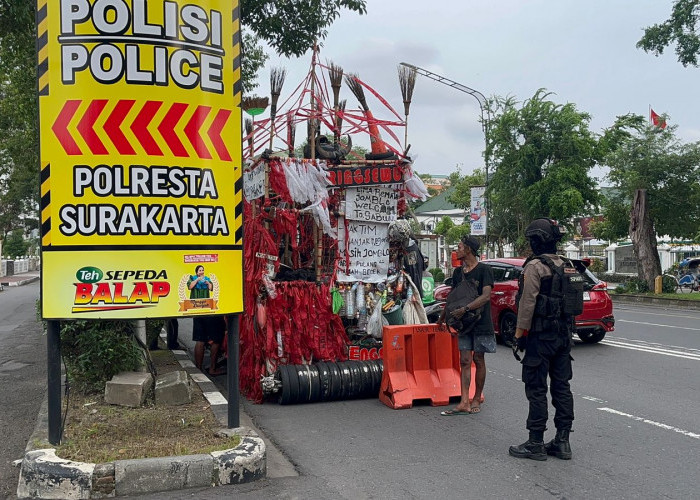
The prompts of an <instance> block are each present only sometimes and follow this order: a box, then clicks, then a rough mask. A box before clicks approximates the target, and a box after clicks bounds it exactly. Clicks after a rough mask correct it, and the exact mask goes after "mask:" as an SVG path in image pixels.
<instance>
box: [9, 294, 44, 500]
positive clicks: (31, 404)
mask: <svg viewBox="0 0 700 500" xmlns="http://www.w3.org/2000/svg"><path fill="white" fill-rule="evenodd" d="M38 298H39V283H38V282H35V283H32V284H29V285H25V286H21V287H9V286H8V287H5V290H4V291H2V292H0V401H2V404H1V406H0V407H1V408H2V411H1V413H0V435H2V436H3V437H2V439H0V459H1V460H2V462H1V463H0V498H8V499H9V498H16V492H17V481H18V479H19V470H18V469H15V468H14V467H12V465H11V463H12V462H13V461H14V460H17V459H21V458H22V457H23V456H24V448H25V447H26V445H27V441H28V440H29V436H30V435H31V433H32V432H33V431H34V426H35V423H36V417H37V415H38V413H39V407H40V406H41V403H42V401H43V400H44V395H45V394H46V385H47V380H46V337H45V336H44V334H43V331H42V328H41V324H40V323H39V322H37V320H36V309H35V307H36V306H35V304H36V300H37V299H38Z"/></svg>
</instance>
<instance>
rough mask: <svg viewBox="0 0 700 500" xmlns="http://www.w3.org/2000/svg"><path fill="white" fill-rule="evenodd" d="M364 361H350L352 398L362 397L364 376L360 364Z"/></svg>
mask: <svg viewBox="0 0 700 500" xmlns="http://www.w3.org/2000/svg"><path fill="white" fill-rule="evenodd" d="M361 363H362V361H348V367H349V368H350V384H351V385H350V387H351V389H350V398H351V399H356V398H361V397H362V390H363V389H364V387H363V378H362V372H361V370H360V364H361Z"/></svg>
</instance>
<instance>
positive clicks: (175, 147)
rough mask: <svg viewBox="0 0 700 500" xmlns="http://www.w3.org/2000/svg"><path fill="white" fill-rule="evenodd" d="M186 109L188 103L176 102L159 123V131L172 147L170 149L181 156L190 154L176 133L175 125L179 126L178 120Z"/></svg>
mask: <svg viewBox="0 0 700 500" xmlns="http://www.w3.org/2000/svg"><path fill="white" fill-rule="evenodd" d="M186 109H187V104H183V103H181V102H176V103H174V104H173V105H172V106H170V109H169V110H168V112H167V113H166V115H165V117H163V121H162V122H160V125H158V132H160V135H161V136H163V139H165V143H166V144H167V145H168V147H169V148H170V151H172V152H173V154H174V155H175V156H180V157H183V158H184V157H187V156H189V155H188V154H187V150H186V149H185V146H183V145H182V143H181V142H180V138H179V137H178V136H177V134H176V133H175V127H176V126H177V122H179V121H180V118H182V115H183V114H184V113H185V110H186Z"/></svg>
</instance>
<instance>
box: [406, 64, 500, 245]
mask: <svg viewBox="0 0 700 500" xmlns="http://www.w3.org/2000/svg"><path fill="white" fill-rule="evenodd" d="M401 65H402V66H405V67H407V68H410V69H413V70H415V71H416V72H417V73H418V74H420V75H423V76H425V77H428V78H430V79H431V80H434V81H436V82H438V83H442V84H443V85H447V86H448V87H452V88H453V89H456V90H459V91H460V92H464V93H465V94H469V95H470V96H472V97H473V98H474V99H476V100H477V102H478V103H479V109H480V110H481V129H482V130H483V131H484V173H485V174H486V181H485V184H486V193H485V195H484V205H485V206H486V234H485V235H484V236H485V238H486V257H487V258H488V256H489V255H488V254H489V223H488V219H489V213H490V209H489V198H488V188H489V160H488V156H487V153H486V151H487V149H488V131H489V128H488V127H489V121H490V118H491V117H490V115H489V109H488V106H487V101H486V97H484V94H482V93H481V92H479V91H478V90H475V89H473V88H471V87H467V86H466V85H462V84H461V83H459V82H455V81H454V80H450V79H449V78H446V77H444V76H441V75H438V74H436V73H433V72H432V71H428V70H427V69H423V68H419V67H418V66H414V65H413V64H409V63H405V62H402V63H401Z"/></svg>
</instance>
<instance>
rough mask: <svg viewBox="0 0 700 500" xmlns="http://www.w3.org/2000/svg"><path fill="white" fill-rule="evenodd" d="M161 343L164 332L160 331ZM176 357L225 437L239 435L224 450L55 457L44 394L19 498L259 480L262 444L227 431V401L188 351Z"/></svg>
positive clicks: (247, 431) (246, 433) (250, 434)
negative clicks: (96, 459) (95, 458)
mask: <svg viewBox="0 0 700 500" xmlns="http://www.w3.org/2000/svg"><path fill="white" fill-rule="evenodd" d="M161 338H162V339H163V340H164V341H165V340H166V338H165V334H163V333H161ZM172 352H173V354H174V355H175V358H176V359H177V361H178V362H179V363H180V366H181V367H182V368H183V369H184V370H185V371H186V372H187V374H188V375H189V377H190V378H191V379H192V380H193V381H194V382H195V383H196V384H197V385H198V386H199V388H200V390H201V391H202V394H203V395H204V397H205V398H206V400H207V401H208V402H209V404H210V405H211V409H212V411H213V412H214V415H215V416H216V418H217V420H218V421H219V423H220V424H221V425H222V430H221V431H220V432H221V433H222V434H225V435H229V436H230V435H235V434H238V435H239V436H241V442H240V444H239V445H238V446H237V447H235V448H231V449H228V450H222V451H215V452H211V453H207V454H200V455H183V456H172V457H158V458H145V459H139V460H115V461H114V462H109V463H106V464H92V463H82V462H73V461H71V460H65V459H62V458H59V457H57V456H56V454H55V452H56V449H55V448H52V447H51V445H50V444H49V442H48V401H47V398H46V397H45V398H44V402H43V403H42V405H41V408H40V410H39V414H38V417H37V424H36V427H35V429H34V432H33V433H32V435H31V436H30V438H29V442H28V443H27V447H26V449H25V454H24V459H23V460H22V463H21V468H20V477H19V484H18V486H17V497H18V498H62V499H66V500H73V499H75V500H80V499H91V498H108V497H109V498H111V497H117V496H125V495H139V494H145V493H156V492H162V491H172V490H181V489H185V488H197V487H207V486H219V485H225V484H242V483H248V482H251V481H256V480H258V479H262V478H264V477H265V476H266V473H267V452H266V448H265V443H264V442H263V440H262V439H261V438H260V437H259V436H258V434H257V433H256V432H255V431H254V430H253V429H251V428H249V427H237V428H235V429H228V428H227V426H228V406H227V405H228V403H227V401H226V398H224V396H223V395H222V394H221V393H220V392H219V391H218V389H217V388H216V386H215V385H214V383H213V382H212V381H211V380H209V378H208V377H207V376H206V375H204V374H203V373H201V372H200V371H199V370H197V368H196V367H195V366H194V363H192V361H191V360H190V359H189V357H188V355H187V352H185V351H182V350H173V351H172Z"/></svg>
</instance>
